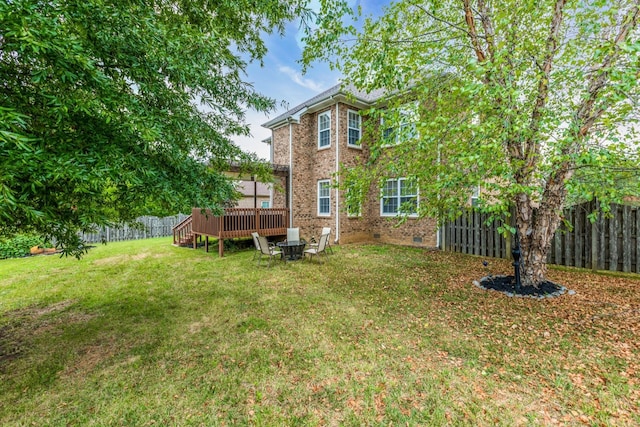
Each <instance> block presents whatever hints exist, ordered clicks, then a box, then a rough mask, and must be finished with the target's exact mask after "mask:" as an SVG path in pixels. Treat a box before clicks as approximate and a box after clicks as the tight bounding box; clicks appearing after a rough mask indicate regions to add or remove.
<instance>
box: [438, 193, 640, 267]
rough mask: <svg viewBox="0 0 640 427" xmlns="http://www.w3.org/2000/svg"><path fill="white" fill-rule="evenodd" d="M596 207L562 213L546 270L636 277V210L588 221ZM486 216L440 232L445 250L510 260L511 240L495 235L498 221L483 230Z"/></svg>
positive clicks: (639, 219) (639, 233)
mask: <svg viewBox="0 0 640 427" xmlns="http://www.w3.org/2000/svg"><path fill="white" fill-rule="evenodd" d="M596 203H597V202H595V201H594V202H588V203H583V204H580V205H575V206H572V207H570V208H567V209H565V211H564V219H565V222H566V223H563V224H562V225H561V227H560V228H559V229H558V231H556V234H555V236H554V239H553V244H552V245H551V251H550V253H549V255H548V258H547V260H548V262H549V263H550V264H557V265H565V266H570V267H582V268H590V269H592V270H610V271H624V272H634V273H640V210H639V208H638V207H635V206H626V205H612V206H611V215H610V216H606V217H605V216H604V215H602V214H598V216H597V220H596V221H595V222H593V223H592V222H591V221H590V220H589V218H588V215H589V214H591V213H592V212H594V211H595V210H596V206H597V205H596ZM488 217H489V216H488V215H487V214H481V213H480V212H477V211H476V210H473V209H471V208H470V209H468V210H467V211H465V213H464V214H463V215H462V216H460V217H458V218H457V219H456V220H455V221H450V222H448V223H447V224H445V225H444V226H443V227H442V228H441V229H440V233H441V234H440V238H441V245H442V249H443V250H448V251H453V252H461V253H465V254H472V255H480V256H486V257H498V258H511V245H512V244H513V238H512V236H509V239H505V237H504V236H503V235H501V234H500V233H498V230H497V229H498V227H499V226H501V225H502V222H501V221H500V220H494V221H493V222H491V223H490V224H487V219H488Z"/></svg>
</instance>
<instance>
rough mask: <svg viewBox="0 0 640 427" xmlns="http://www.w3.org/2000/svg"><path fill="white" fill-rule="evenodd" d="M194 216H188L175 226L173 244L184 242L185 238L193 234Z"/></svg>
mask: <svg viewBox="0 0 640 427" xmlns="http://www.w3.org/2000/svg"><path fill="white" fill-rule="evenodd" d="M192 218H193V217H192V216H188V217H186V218H185V219H183V220H182V221H180V223H178V224H177V225H176V226H175V227H173V244H174V245H176V244H179V243H183V242H184V240H186V239H187V238H190V237H191V236H192V234H191V230H192V225H193V219H192Z"/></svg>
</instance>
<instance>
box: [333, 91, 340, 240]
mask: <svg viewBox="0 0 640 427" xmlns="http://www.w3.org/2000/svg"><path fill="white" fill-rule="evenodd" d="M339 172H340V104H339V103H337V102H336V184H339V183H340V175H339ZM339 188H340V187H339V186H338V185H336V237H335V240H334V241H335V242H336V243H337V242H338V239H339V237H340V190H339Z"/></svg>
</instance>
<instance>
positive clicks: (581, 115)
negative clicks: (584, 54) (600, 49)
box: [575, 0, 640, 138]
mask: <svg viewBox="0 0 640 427" xmlns="http://www.w3.org/2000/svg"><path fill="white" fill-rule="evenodd" d="M634 4H635V6H634V7H632V8H631V10H629V13H628V14H627V16H626V18H625V19H624V21H623V24H622V26H621V27H620V30H619V31H618V34H617V35H616V38H615V39H614V40H613V49H612V52H610V53H609V54H608V55H607V56H606V57H605V58H604V60H603V61H602V64H600V65H599V66H598V67H596V68H595V71H599V72H596V73H594V74H593V75H592V76H591V79H590V82H589V88H588V89H587V93H588V97H587V98H586V99H585V100H584V101H583V102H582V104H581V105H580V107H579V108H578V111H577V113H576V119H575V122H576V125H577V126H576V127H578V126H579V130H578V132H577V133H576V135H575V137H576V138H582V137H584V136H585V135H586V134H587V132H589V129H590V128H591V126H593V124H594V123H595V121H596V120H597V119H599V118H600V116H602V114H603V113H604V111H605V108H604V107H601V108H598V109H597V110H595V111H594V105H595V102H596V100H597V99H598V96H599V95H600V93H601V92H602V89H604V88H605V87H606V86H607V83H608V80H609V73H610V68H611V65H612V64H613V63H614V62H615V61H616V60H617V59H618V57H619V56H620V45H621V44H622V43H623V42H624V41H625V40H626V39H627V37H628V36H629V33H630V32H631V30H633V29H634V28H635V27H636V26H637V25H638V19H639V17H640V0H636V1H635V2H634Z"/></svg>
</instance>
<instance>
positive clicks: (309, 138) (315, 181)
mask: <svg viewBox="0 0 640 427" xmlns="http://www.w3.org/2000/svg"><path fill="white" fill-rule="evenodd" d="M347 94H349V96H347ZM381 96H382V93H381V92H380V93H369V94H365V93H362V92H358V91H355V90H353V89H349V91H345V90H343V88H342V86H341V85H337V86H334V87H332V88H330V89H328V90H326V91H324V92H322V93H320V94H318V95H317V96H315V97H313V98H311V99H309V100H308V101H306V102H304V103H302V104H300V105H298V106H296V107H294V108H292V109H290V110H289V111H287V112H286V113H284V114H281V115H279V116H278V117H275V118H274V119H271V120H269V121H268V122H266V123H265V124H263V126H264V127H266V128H268V129H271V132H272V136H271V138H270V141H267V142H269V143H270V144H271V162H272V163H274V164H279V165H288V166H289V176H288V182H285V183H283V186H284V187H286V188H287V191H286V192H279V193H274V194H273V195H272V203H273V206H274V207H285V206H286V207H289V209H290V216H291V217H290V224H291V225H292V226H293V227H300V230H301V235H302V236H305V237H307V238H308V237H311V236H313V235H315V236H317V235H318V233H319V231H320V229H321V228H322V227H331V229H332V233H333V234H332V237H333V239H334V240H335V243H354V242H383V243H393V244H400V245H410V246H419V247H437V246H438V233H437V231H438V229H437V223H436V221H435V220H434V219H430V218H422V219H418V218H417V217H412V216H410V217H409V218H408V220H407V221H405V222H404V223H403V224H402V225H399V226H397V222H398V221H397V217H398V209H400V206H401V205H402V204H403V203H406V202H407V201H408V202H410V203H420V199H419V189H417V188H412V186H410V185H409V184H408V181H405V180H404V179H403V177H397V176H394V177H389V178H388V179H387V180H385V182H383V183H382V186H379V185H372V187H371V188H370V189H369V192H368V194H367V197H366V201H365V203H364V204H363V206H361V207H360V208H359V209H356V212H349V210H350V209H347V206H345V197H344V196H345V195H344V190H340V189H337V188H335V186H334V185H333V184H336V182H334V180H335V179H338V178H336V172H338V170H339V168H340V167H341V166H342V165H344V167H349V166H354V165H356V164H357V163H358V162H365V161H366V160H367V159H368V157H369V148H368V146H367V141H366V140H364V138H363V120H364V118H363V117H362V116H361V115H360V113H359V112H360V110H363V109H367V108H370V107H371V106H373V105H376V104H377V103H378V102H379V101H380V100H381ZM381 187H382V188H381Z"/></svg>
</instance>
